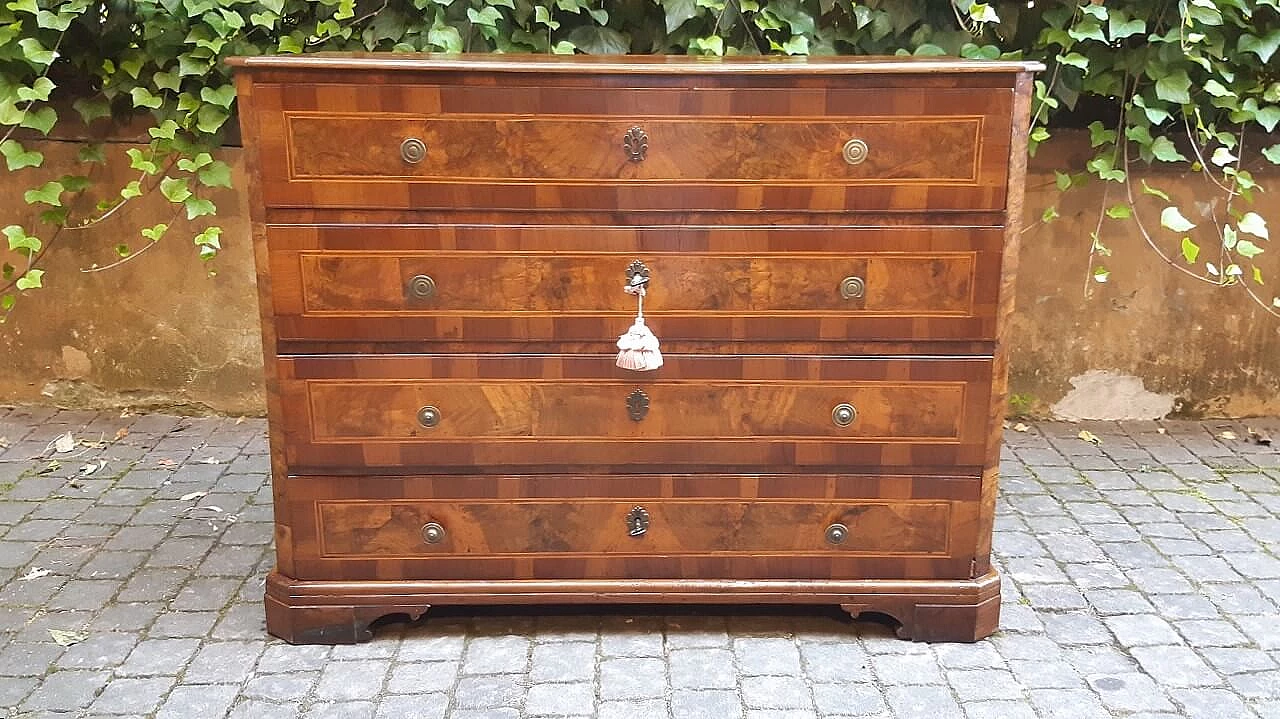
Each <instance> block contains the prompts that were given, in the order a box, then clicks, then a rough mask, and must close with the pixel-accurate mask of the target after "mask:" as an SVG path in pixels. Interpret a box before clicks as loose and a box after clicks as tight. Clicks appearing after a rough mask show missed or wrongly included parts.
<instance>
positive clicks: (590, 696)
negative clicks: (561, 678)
mask: <svg viewBox="0 0 1280 719" xmlns="http://www.w3.org/2000/svg"><path fill="white" fill-rule="evenodd" d="M595 704H596V695H595V689H594V687H593V686H592V684H591V683H590V682H578V683H571V684H535V685H534V686H531V687H529V693H528V695H527V696H526V697H525V708H524V710H525V713H526V714H532V715H538V716H544V715H545V716H574V715H584V716H585V715H590V714H592V713H593V712H594V711H595Z"/></svg>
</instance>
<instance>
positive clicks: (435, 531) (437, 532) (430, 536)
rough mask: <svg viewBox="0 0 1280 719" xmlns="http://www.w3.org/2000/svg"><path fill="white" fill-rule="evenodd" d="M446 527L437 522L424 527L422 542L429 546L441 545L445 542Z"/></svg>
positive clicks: (428, 523)
mask: <svg viewBox="0 0 1280 719" xmlns="http://www.w3.org/2000/svg"><path fill="white" fill-rule="evenodd" d="M444 536H445V531H444V527H443V526H441V525H440V524H439V523H437V522H427V523H426V524H424V525H422V541H424V542H426V543H427V544H439V543H441V542H443V541H444Z"/></svg>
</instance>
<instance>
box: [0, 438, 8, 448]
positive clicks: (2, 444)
mask: <svg viewBox="0 0 1280 719" xmlns="http://www.w3.org/2000/svg"><path fill="white" fill-rule="evenodd" d="M8 448H9V438H8V437H0V449H8Z"/></svg>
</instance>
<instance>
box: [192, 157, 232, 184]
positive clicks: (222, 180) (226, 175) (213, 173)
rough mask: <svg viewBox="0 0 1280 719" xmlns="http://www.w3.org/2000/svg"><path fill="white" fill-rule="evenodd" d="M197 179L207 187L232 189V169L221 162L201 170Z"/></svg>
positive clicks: (217, 161) (218, 161)
mask: <svg viewBox="0 0 1280 719" xmlns="http://www.w3.org/2000/svg"><path fill="white" fill-rule="evenodd" d="M197 177H198V178H199V179H200V184H202V185H204V186H205V187H231V167H230V166H229V165H227V163H225V162H223V161H221V160H216V161H214V162H213V164H211V165H209V166H208V167H206V168H204V169H203V170H200V173H199V175H197Z"/></svg>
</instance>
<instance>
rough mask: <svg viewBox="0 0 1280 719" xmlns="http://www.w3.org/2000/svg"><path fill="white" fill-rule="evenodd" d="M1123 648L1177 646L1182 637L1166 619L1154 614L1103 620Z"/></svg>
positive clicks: (1131, 615)
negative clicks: (1158, 645)
mask: <svg viewBox="0 0 1280 719" xmlns="http://www.w3.org/2000/svg"><path fill="white" fill-rule="evenodd" d="M1103 621H1104V622H1105V623H1106V625H1107V627H1108V628H1110V629H1111V631H1112V632H1113V633H1114V634H1115V636H1116V640H1117V641H1118V642H1120V646H1123V647H1137V646H1149V645H1156V644H1176V643H1179V642H1181V641H1182V637H1181V636H1180V635H1179V634H1178V632H1177V631H1175V630H1174V628H1173V627H1172V626H1170V625H1169V623H1168V622H1166V621H1165V620H1164V619H1161V618H1160V617H1157V616H1155V615H1154V614H1130V615H1123V616H1116V617H1107V618H1106V619H1104V620H1103Z"/></svg>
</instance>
